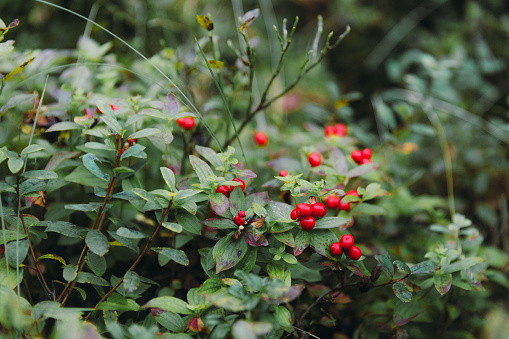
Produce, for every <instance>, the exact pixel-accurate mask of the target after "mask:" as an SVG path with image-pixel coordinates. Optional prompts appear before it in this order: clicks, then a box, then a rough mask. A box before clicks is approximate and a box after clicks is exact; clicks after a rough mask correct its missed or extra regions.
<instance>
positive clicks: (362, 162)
mask: <svg viewBox="0 0 509 339" xmlns="http://www.w3.org/2000/svg"><path fill="white" fill-rule="evenodd" d="M369 163H371V159H368V158H364V159H362V160H361V163H360V165H365V164H369Z"/></svg>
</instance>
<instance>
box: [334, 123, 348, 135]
mask: <svg viewBox="0 0 509 339" xmlns="http://www.w3.org/2000/svg"><path fill="white" fill-rule="evenodd" d="M335 127H336V133H335V134H336V135H337V136H339V137H343V136H345V135H346V133H347V132H348V127H347V126H346V125H345V124H337V125H336V126H335Z"/></svg>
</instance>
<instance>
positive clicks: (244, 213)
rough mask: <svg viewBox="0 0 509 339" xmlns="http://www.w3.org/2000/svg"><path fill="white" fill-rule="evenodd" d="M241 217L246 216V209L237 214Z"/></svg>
mask: <svg viewBox="0 0 509 339" xmlns="http://www.w3.org/2000/svg"><path fill="white" fill-rule="evenodd" d="M237 215H238V216H239V217H241V218H244V217H245V216H246V212H244V211H239V213H238V214H237Z"/></svg>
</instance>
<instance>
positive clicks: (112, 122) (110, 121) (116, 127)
mask: <svg viewBox="0 0 509 339" xmlns="http://www.w3.org/2000/svg"><path fill="white" fill-rule="evenodd" d="M101 111H102V112H103V113H105V112H104V111H103V110H102V109H101ZM101 120H102V121H104V123H105V124H106V125H107V126H108V127H109V128H110V129H111V131H112V132H114V133H115V134H119V135H121V134H122V133H120V130H121V129H122V126H121V125H120V124H119V123H118V121H117V119H116V118H115V117H114V116H113V115H107V114H103V115H102V116H101Z"/></svg>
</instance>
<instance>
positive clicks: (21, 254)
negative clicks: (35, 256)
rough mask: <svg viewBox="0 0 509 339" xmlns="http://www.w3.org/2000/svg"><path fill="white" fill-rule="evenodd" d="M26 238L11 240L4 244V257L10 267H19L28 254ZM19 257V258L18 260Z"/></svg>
mask: <svg viewBox="0 0 509 339" xmlns="http://www.w3.org/2000/svg"><path fill="white" fill-rule="evenodd" d="M29 244H30V242H29V241H28V240H19V241H11V242H10V243H8V244H7V245H6V246H5V257H6V258H7V262H8V263H9V265H10V266H11V267H19V265H21V264H22V263H23V261H24V260H25V258H26V256H27V254H28V248H29ZM18 259H19V260H18Z"/></svg>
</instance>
